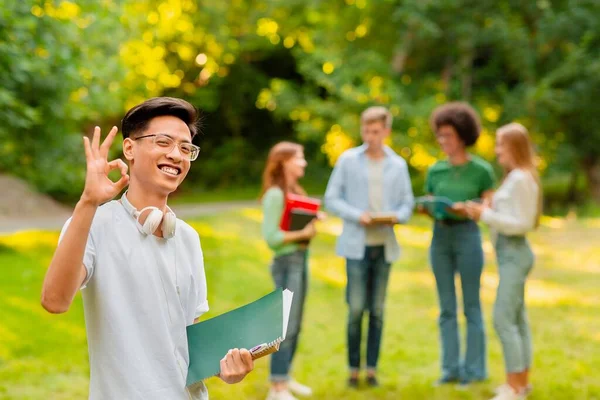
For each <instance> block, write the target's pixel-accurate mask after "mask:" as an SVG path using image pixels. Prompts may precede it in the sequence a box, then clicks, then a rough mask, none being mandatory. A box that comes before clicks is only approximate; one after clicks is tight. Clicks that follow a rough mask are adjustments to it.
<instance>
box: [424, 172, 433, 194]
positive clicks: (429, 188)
mask: <svg viewBox="0 0 600 400" xmlns="http://www.w3.org/2000/svg"><path fill="white" fill-rule="evenodd" d="M432 168H433V167H432ZM432 168H429V169H428V170H427V175H426V176H425V194H433V183H432V182H431V175H432V174H431V170H432Z"/></svg>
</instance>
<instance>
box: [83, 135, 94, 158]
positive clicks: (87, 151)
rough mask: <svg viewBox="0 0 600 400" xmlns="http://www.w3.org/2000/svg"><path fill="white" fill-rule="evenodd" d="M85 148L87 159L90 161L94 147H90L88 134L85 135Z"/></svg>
mask: <svg viewBox="0 0 600 400" xmlns="http://www.w3.org/2000/svg"><path fill="white" fill-rule="evenodd" d="M83 149H84V150H85V159H86V160H87V161H90V160H91V159H92V149H91V147H90V139H89V138H88V137H87V136H84V137H83Z"/></svg>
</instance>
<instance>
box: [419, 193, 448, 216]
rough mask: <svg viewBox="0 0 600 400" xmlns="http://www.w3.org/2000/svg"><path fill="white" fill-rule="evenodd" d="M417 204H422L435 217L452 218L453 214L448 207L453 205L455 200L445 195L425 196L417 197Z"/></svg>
mask: <svg viewBox="0 0 600 400" xmlns="http://www.w3.org/2000/svg"><path fill="white" fill-rule="evenodd" d="M415 203H416V204H417V205H421V206H423V207H425V209H427V211H429V214H430V215H431V216H432V217H434V218H435V219H447V218H452V217H453V216H452V214H450V213H449V212H448V209H449V208H451V207H452V205H453V204H454V202H453V201H452V200H450V199H449V198H447V197H443V196H423V197H417V198H416V199H415Z"/></svg>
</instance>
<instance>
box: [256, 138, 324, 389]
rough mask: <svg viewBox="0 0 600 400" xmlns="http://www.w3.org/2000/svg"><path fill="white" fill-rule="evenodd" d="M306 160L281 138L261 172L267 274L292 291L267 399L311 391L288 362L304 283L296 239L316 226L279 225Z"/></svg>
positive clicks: (302, 254)
mask: <svg viewBox="0 0 600 400" xmlns="http://www.w3.org/2000/svg"><path fill="white" fill-rule="evenodd" d="M306 164H307V163H306V159H305V158H304V149H303V147H302V146H301V145H299V144H296V143H290V142H281V143H278V144H276V145H275V146H274V147H273V148H272V149H271V151H270V152H269V157H268V159H267V165H266V167H265V170H264V173H263V195H262V206H263V224H262V233H263V237H264V239H265V241H266V242H267V244H268V245H269V247H270V248H271V249H272V250H273V251H274V253H275V257H274V259H273V263H272V264H271V274H272V276H273V280H274V282H275V286H276V287H282V288H284V289H286V288H287V289H290V290H291V291H292V292H294V301H293V302H292V309H291V311H290V317H289V322H288V330H287V335H286V339H285V341H284V342H283V343H281V346H280V348H279V351H278V352H276V353H274V354H273V355H272V356H271V376H270V379H271V390H270V391H269V394H268V397H267V399H268V400H293V399H295V397H294V396H293V394H292V393H294V394H297V395H310V394H311V393H312V390H311V389H310V388H309V387H307V386H305V385H302V384H300V383H298V382H296V381H294V380H292V379H290V366H291V364H292V360H293V358H294V353H295V352H296V347H297V344H298V337H299V334H300V327H301V324H302V314H303V310H304V300H305V297H306V290H307V287H308V266H307V247H308V246H307V245H306V244H303V243H300V242H303V241H307V240H310V239H312V238H313V237H314V236H315V234H316V230H315V225H314V222H311V223H309V224H308V225H307V226H306V227H305V228H304V229H302V230H300V231H292V232H289V231H283V230H281V229H280V227H279V226H280V222H281V217H282V213H283V210H284V205H285V195H286V193H288V192H291V193H296V194H305V192H304V189H302V187H301V186H300V184H299V183H298V179H300V178H301V177H303V176H304V169H305V168H306Z"/></svg>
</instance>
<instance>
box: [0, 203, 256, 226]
mask: <svg viewBox="0 0 600 400" xmlns="http://www.w3.org/2000/svg"><path fill="white" fill-rule="evenodd" d="M256 206H258V203H257V202H256V201H227V202H219V203H204V204H185V205H183V204H182V205H178V206H173V207H172V208H173V211H174V212H175V214H177V217H179V218H183V219H185V218H193V217H197V216H202V215H210V214H215V213H219V212H223V211H228V210H235V209H239V208H246V207H256ZM70 216H71V210H70V209H68V208H65V207H61V209H59V210H53V212H52V213H49V214H46V215H43V214H42V213H37V215H33V216H30V215H28V216H27V217H18V216H10V217H6V216H4V217H3V216H1V215H0V234H10V233H14V232H17V231H22V230H31V229H44V230H60V228H62V226H63V224H64V223H65V221H66V220H67V219H68V218H69V217H70Z"/></svg>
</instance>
